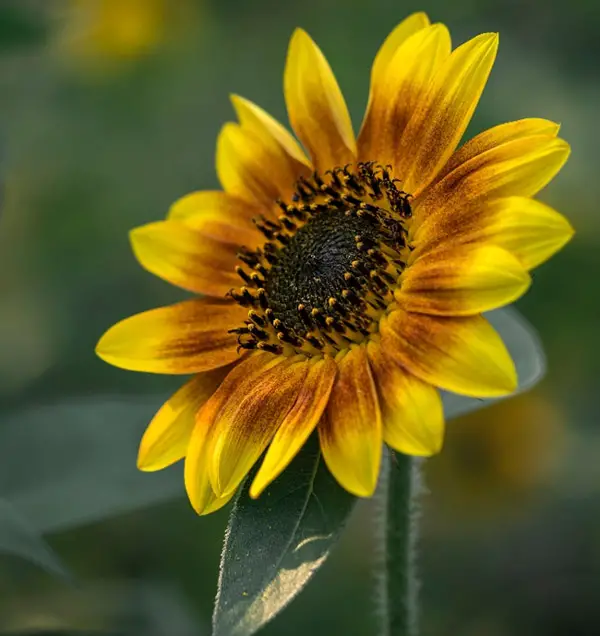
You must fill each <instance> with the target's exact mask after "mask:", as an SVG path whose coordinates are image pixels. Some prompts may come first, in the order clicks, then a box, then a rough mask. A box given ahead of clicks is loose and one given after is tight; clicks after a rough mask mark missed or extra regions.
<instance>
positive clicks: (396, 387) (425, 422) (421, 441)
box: [368, 342, 444, 457]
mask: <svg viewBox="0 0 600 636" xmlns="http://www.w3.org/2000/svg"><path fill="white" fill-rule="evenodd" d="M368 354H369V361H370V364H371V369H372V371H373V376H374V378H375V384H376V385H377V394H378V396H379V405H380V407H381V419H382V422H383V439H384V441H385V443H386V444H388V445H389V446H391V447H392V448H394V449H395V450H397V451H400V452H401V453H404V454H406V455H416V456H419V457H429V456H430V455H435V454H436V453H438V452H439V451H440V450H441V448H442V444H443V441H444V412H443V407H442V399H441V397H440V394H439V392H438V391H437V390H436V389H435V388H434V387H432V386H431V385H430V384H428V383H427V382H423V381H422V380H419V378H417V377H416V376H414V375H412V374H411V373H408V372H407V371H406V370H405V369H403V368H402V367H401V366H400V365H399V364H397V363H396V362H394V360H393V359H392V358H390V356H389V355H387V354H386V353H385V351H384V350H383V349H382V348H381V346H380V345H379V344H377V343H375V342H370V343H369V345H368Z"/></svg>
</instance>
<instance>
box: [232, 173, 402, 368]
mask: <svg viewBox="0 0 600 636" xmlns="http://www.w3.org/2000/svg"><path fill="white" fill-rule="evenodd" d="M398 183H399V180H398V179H395V178H393V177H392V172H391V167H390V166H386V167H384V166H381V165H379V164H377V163H375V162H372V161H369V162H361V163H358V164H356V165H355V166H353V165H352V164H348V165H346V166H343V167H336V168H334V169H333V170H329V171H327V172H326V173H324V174H322V175H321V174H319V173H316V172H315V173H313V175H312V176H311V177H310V178H301V179H299V180H298V182H297V183H296V188H295V192H294V194H293V195H292V197H291V202H290V203H286V202H284V201H277V204H278V205H279V207H280V209H281V212H282V213H281V214H280V215H279V216H278V217H275V215H273V218H267V217H266V216H261V217H259V218H255V219H254V224H255V225H256V227H257V228H258V229H259V230H260V232H261V233H262V234H263V236H264V237H265V243H264V244H263V245H262V247H260V248H258V249H254V250H250V249H247V248H241V249H240V251H239V252H238V258H239V260H240V261H241V263H242V265H239V266H237V267H236V272H237V273H238V275H239V276H240V278H241V279H242V281H243V283H244V284H243V286H242V287H240V288H238V289H232V290H231V291H230V292H229V295H230V296H231V297H232V298H233V299H234V300H235V301H236V302H238V303H239V304H240V305H242V306H244V307H248V308H249V311H248V318H247V320H246V321H245V323H244V325H243V326H241V327H238V328H236V329H232V330H231V331H230V333H235V334H237V335H238V344H239V348H240V349H244V350H254V349H259V350H262V351H268V352H271V353H274V354H280V355H281V354H283V355H288V356H290V355H297V354H304V355H306V356H308V357H311V356H314V355H322V354H329V355H336V354H337V353H339V352H340V351H342V350H344V349H347V348H348V347H349V346H350V345H351V344H353V343H360V342H363V341H364V340H365V339H367V338H369V337H370V336H371V335H372V334H374V333H376V332H377V330H378V323H379V319H380V318H381V316H382V315H383V314H384V313H385V312H386V311H387V310H388V309H389V307H390V306H391V305H392V303H393V302H394V293H393V292H394V289H395V287H396V286H397V285H398V279H399V276H400V275H401V273H402V271H403V270H404V268H405V265H406V256H407V253H408V251H409V249H410V246H409V244H408V232H407V224H408V222H409V219H410V218H411V216H412V210H411V206H410V198H411V197H410V195H409V194H407V193H406V192H404V191H403V190H402V189H401V188H399V187H398V185H397V184H398Z"/></svg>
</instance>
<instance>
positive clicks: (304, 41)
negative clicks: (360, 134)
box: [284, 29, 356, 172]
mask: <svg viewBox="0 0 600 636" xmlns="http://www.w3.org/2000/svg"><path fill="white" fill-rule="evenodd" d="M284 94H285V102H286V105H287V110H288V115H289V118H290V123H291V125H292V128H293V129H294V131H295V133H296V135H297V136H298V139H300V141H301V142H302V143H303V144H304V146H305V147H306V149H307V150H308V152H309V154H310V156H311V158H312V162H313V165H314V167H315V169H316V170H318V171H321V172H324V171H325V170H330V169H332V168H333V167H335V166H343V165H345V164H346V163H352V162H354V161H355V159H356V140H355V138H354V132H353V130H352V122H351V120H350V114H349V113H348V108H347V107H346V102H345V101H344V97H343V95H342V92H341V90H340V87H339V86H338V83H337V81H336V79H335V77H334V75H333V72H332V70H331V68H330V66H329V64H328V62H327V60H326V59H325V56H324V55H323V53H322V52H321V50H320V49H319V47H318V46H317V45H316V44H315V43H314V42H313V41H312V39H311V38H310V36H309V35H308V34H307V33H306V32H305V31H303V30H302V29H296V31H294V34H293V35H292V39H291V40H290V46H289V49H288V56H287V62H286V66H285V72H284Z"/></svg>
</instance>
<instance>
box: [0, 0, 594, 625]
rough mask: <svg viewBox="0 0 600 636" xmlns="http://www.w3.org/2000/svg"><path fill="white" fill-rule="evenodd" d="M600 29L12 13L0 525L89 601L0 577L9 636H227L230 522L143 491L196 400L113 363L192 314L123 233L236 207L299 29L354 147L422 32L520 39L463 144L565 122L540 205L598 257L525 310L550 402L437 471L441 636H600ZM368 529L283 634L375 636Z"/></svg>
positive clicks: (59, 585) (582, 15)
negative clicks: (517, 127)
mask: <svg viewBox="0 0 600 636" xmlns="http://www.w3.org/2000/svg"><path fill="white" fill-rule="evenodd" d="M596 9H597V7H596V3H595V2H593V1H592V0H575V1H573V2H569V3H568V4H567V3H565V2H551V3H549V2H542V1H541V0H529V1H528V2H517V1H516V0H501V1H500V2H498V1H492V0H479V1H478V2H474V1H473V0H457V1H456V2H452V3H448V2H442V1H441V0H431V1H429V2H427V3H425V4H418V3H415V2H412V1H411V2H405V3H401V2H394V1H390V0H370V1H369V2H364V1H362V2H359V1H358V0H344V1H342V0H296V1H294V0H290V1H288V2H282V1H281V0H254V2H243V1H242V0H38V1H35V0H0V176H1V179H2V201H1V210H0V500H5V501H6V502H8V504H7V505H10V506H11V507H13V508H11V510H13V512H14V514H15V515H17V516H19V518H20V519H21V521H22V522H23V524H25V525H27V527H28V528H30V529H31V531H32V532H33V533H40V534H41V533H44V534H45V536H46V539H47V541H48V543H49V545H50V546H51V548H52V549H53V550H54V551H55V552H56V554H58V555H60V557H61V559H62V561H63V564H65V565H66V567H67V568H68V569H69V570H70V571H71V574H72V575H73V576H74V577H75V578H76V579H77V583H76V584H75V585H73V584H71V583H68V582H64V581H62V580H60V579H57V578H56V577H55V576H53V575H52V573H48V572H47V571H45V570H44V569H40V568H38V567H36V566H35V565H34V564H31V563H28V562H27V561H26V560H23V559H21V558H19V557H18V556H15V555H14V554H13V555H12V556H6V555H5V556H1V555H0V632H9V633H12V632H17V633H20V632H24V633H31V632H32V631H35V630H56V631H57V632H59V633H60V632H61V630H63V631H67V632H68V631H69V630H75V631H76V630H80V631H83V632H86V631H90V630H91V631H96V630H98V631H101V632H102V631H103V630H105V631H106V632H107V633H114V634H156V635H157V636H159V635H168V636H186V635H188V634H189V635H190V636H191V635H197V634H208V633H210V613H211V606H212V601H213V596H214V590H215V587H216V579H217V570H218V560H219V553H220V548H221V540H222V534H223V530H224V527H225V524H226V521H227V512H226V511H223V512H221V513H219V514H216V515H212V516H210V517H208V518H197V517H196V516H195V515H194V514H193V512H192V511H191V508H190V507H189V505H188V503H187V501H186V499H185V497H184V493H183V485H182V483H181V477H180V474H179V472H178V468H174V469H170V470H169V471H167V472H168V473H169V474H168V475H167V476H165V475H162V476H161V475H158V476H157V475H138V474H137V473H136V472H135V468H134V464H135V453H136V445H137V441H138V439H139V435H140V433H141V431H142V430H143V427H144V424H145V423H147V422H148V421H149V418H150V417H151V415H152V413H153V412H154V411H155V410H156V409H157V408H158V407H159V406H160V404H161V403H162V401H163V399H164V397H165V396H166V395H167V394H168V393H169V392H170V391H173V390H174V389H175V388H176V387H177V386H178V384H179V383H180V379H177V378H169V377H161V376H151V375H141V374H135V373H128V372H124V371H120V370H118V369H115V368H112V367H109V366H108V365H106V364H104V363H102V362H101V361H100V360H99V359H96V358H95V357H94V354H93V348H94V345H95V342H96V340H97V338H98V337H99V335H100V334H101V333H102V332H103V331H104V330H105V329H106V328H107V327H108V326H109V325H111V324H113V323H114V322H116V321H117V320H119V319H121V318H123V317H126V316H127V315H129V314H132V313H136V312H139V311H142V310H144V309H148V308H151V307H155V306H158V305H161V304H166V303H168V302H172V301H175V300H178V299H181V298H182V297H183V296H182V294H181V293H179V292H178V291H177V290H176V289H174V288H172V287H170V286H168V285H167V284H165V283H163V282H161V281H160V280H158V279H156V278H153V277H152V276H150V275H149V274H147V273H146V272H144V271H143V270H142V269H141V268H140V267H139V266H138V265H137V264H136V263H135V261H134V259H133V257H132V255H131V253H130V250H129V245H128V238H127V232H128V230H129V229H130V228H132V227H134V226H136V225H140V224H143V223H146V222H150V221H153V220H156V219H159V218H160V217H162V216H163V215H164V214H165V212H166V210H167V208H168V206H169V204H170V203H171V202H172V201H174V200H175V199H176V198H178V197H179V196H181V195H182V194H184V193H187V192H189V191H191V190H195V189H200V188H213V187H216V186H217V181H216V176H215V170H214V147H215V139H216V135H217V132H218V130H219V128H220V126H221V125H222V124H223V123H224V122H225V121H227V120H229V119H232V117H233V112H232V109H231V106H230V104H229V100H228V94H229V93H231V92H236V93H239V94H241V95H244V96H246V97H248V98H250V99H252V100H253V101H256V102H257V103H259V104H260V105H262V106H263V107H265V108H266V109H267V110H269V111H270V112H271V113H273V114H274V115H275V116H277V117H278V118H281V119H282V120H285V112H284V102H283V95H282V87H281V84H282V81H281V80H282V70H283V64H284V59H285V51H286V46H287V41H288V38H289V36H290V34H291V32H292V30H293V29H294V28H295V27H296V26H302V27H304V28H305V29H307V30H308V31H309V33H310V34H311V35H312V36H313V37H314V38H315V39H316V40H317V42H318V43H319V45H320V46H321V47H322V48H323V50H324V52H325V54H326V55H327V56H328V59H329V61H330V63H331V65H332V66H333V68H334V71H335V72H336V75H337V77H338V79H339V82H340V84H341V87H342V89H343V91H344V93H345V96H346V98H347V101H348V104H349V107H350V110H351V113H352V116H353V120H354V123H355V126H356V127H357V126H358V125H359V122H360V118H361V115H362V111H363V108H364V106H365V103H366V98H367V89H368V77H369V69H370V64H371V61H372V59H373V56H374V54H375V52H376V51H377V48H378V46H379V44H380V43H381V42H382V41H383V39H384V38H385V36H386V35H387V34H388V32H389V31H390V30H391V29H392V28H393V27H394V26H395V25H396V24H397V22H399V21H400V20H401V19H402V18H403V17H404V16H406V15H408V14H409V13H411V12H413V11H415V10H425V11H427V12H428V13H429V15H430V17H431V18H432V20H434V21H442V22H444V23H446V24H447V25H448V26H449V27H450V29H451V32H452V36H453V41H454V42H455V43H459V42H462V41H464V40H465V39H468V38H470V37H472V36H474V35H476V34H477V33H480V32H482V31H500V34H501V38H500V51H499V56H498V59H497V62H496V66H495V68H494V71H493V73H492V76H491V79H490V82H489V85H488V87H487V89H486V91H485V93H484V96H483V99H482V101H481V104H480V107H479V109H478V111H477V113H476V116H475V118H474V120H473V122H472V124H471V127H470V130H469V131H468V135H469V136H471V135H472V134H475V133H477V132H479V131H480V130H482V129H483V128H486V127H489V126H492V125H495V124H497V123H501V122H504V121H509V120H511V119H517V118H520V117H527V116H539V117H546V118H550V119H553V120H556V121H559V122H561V123H562V131H561V134H562V136H563V137H565V138H566V139H567V140H568V141H569V142H570V143H571V145H572V148H573V153H572V156H571V159H570V160H569V162H568V164H567V166H566V167H565V169H564V170H563V171H562V172H561V174H560V176H559V178H557V179H556V180H555V182H553V184H552V185H551V186H550V187H548V188H547V189H546V190H545V191H544V192H543V193H542V195H541V198H542V199H543V200H545V201H547V202H549V203H550V204H552V205H553V206H555V207H557V208H558V209H559V210H561V211H562V212H563V213H564V214H566V215H567V216H568V217H569V218H570V219H571V221H572V223H573V224H574V226H575V228H576V229H577V235H576V237H575V239H574V241H573V242H572V243H571V244H570V245H569V246H568V247H567V248H566V249H565V250H564V252H563V253H561V254H559V255H558V256H557V257H556V258H554V259H553V260H552V261H551V262H550V263H548V264H546V265H544V266H542V267H541V268H540V269H539V270H536V271H535V273H534V277H535V284H534V286H533V288H532V290H531V292H530V293H529V294H528V295H527V296H526V297H525V298H524V299H523V300H522V301H520V302H519V303H518V308H519V309H520V310H521V311H522V312H523V313H524V314H525V316H526V317H527V318H528V319H529V320H530V321H531V322H532V323H533V324H534V325H535V327H536V328H537V329H538V330H539V333H540V336H541V338H542V340H543V342H544V345H545V348H546V352H547V357H548V365H549V371H548V374H547V376H546V378H545V379H544V380H543V381H542V383H541V384H540V385H539V387H537V388H536V389H535V390H534V391H532V392H530V393H528V394H525V395H522V396H519V397H517V398H515V399H514V400H511V401H508V402H505V403H501V404H497V405H495V406H492V407H489V408H487V409H484V410H482V411H479V412H477V413H475V414H473V415H470V416H468V417H465V418H462V419H459V420H455V421H453V422H452V423H451V424H450V426H449V427H448V435H447V441H446V447H445V449H444V451H443V453H442V454H441V455H440V456H439V457H436V458H434V459H432V460H431V461H429V462H428V463H427V465H426V469H425V473H426V483H427V486H428V490H429V493H428V494H427V496H426V498H425V501H424V519H423V524H424V535H423V540H422V544H421V547H420V555H421V563H422V576H423V581H424V584H423V587H422V597H423V611H422V619H423V634H424V635H425V636H428V635H430V634H431V635H434V634H461V635H462V636H471V635H473V636H509V635H510V636H521V635H523V636H526V635H527V636H532V635H538V634H539V635H544V636H555V635H556V636H563V635H567V634H568V635H569V636H579V635H581V636H584V635H585V636H589V635H593V634H600V603H599V602H598V601H599V600H600V599H599V598H598V591H597V590H598V587H599V586H598V581H599V579H600V480H599V477H600V468H599V466H600V463H599V461H598V458H599V456H600V455H599V451H600V439H599V432H598V430H597V428H596V426H595V424H596V418H597V409H598V406H597V405H598V395H597V390H598V380H599V379H600V356H599V355H598V353H599V344H600V331H599V329H598V315H599V312H600V295H599V294H598V281H597V278H596V277H597V273H598V271H599V267H600V252H599V247H600V223H599V218H600V217H599V216H598V214H597V202H598V200H600V179H598V171H599V168H600V161H599V160H598V154H597V153H598V148H599V147H600V132H599V131H600V127H598V125H597V116H598V112H599V110H600V81H599V76H598V65H599V64H600V39H598V36H597V33H598V29H599V28H600V12H597V11H596ZM0 511H1V508H0ZM11 514H12V513H11ZM373 515H374V510H373V505H372V503H370V502H366V503H361V505H360V506H359V508H358V510H357V512H356V514H355V515H354V517H353V520H352V523H351V524H350V527H348V528H347V530H346V532H345V533H344V536H343V538H342V541H341V543H340V545H339V546H338V547H337V549H336V550H335V552H334V554H333V556H332V557H331V559H330V560H329V561H328V562H327V563H326V564H325V566H324V567H323V568H322V570H321V571H320V572H319V573H318V574H317V576H316V577H315V579H314V581H313V582H312V583H311V584H310V585H309V587H308V588H307V589H306V590H305V591H304V592H303V593H302V594H301V596H300V597H299V598H298V599H297V600H296V601H295V602H294V603H293V605H292V606H290V608H288V610H286V611H285V612H284V613H283V614H282V615H280V616H279V617H277V618H276V619H275V620H274V621H273V623H271V624H270V625H269V626H268V627H267V628H266V629H265V631H264V633H265V635H269V634H270V635H272V636H274V635H276V634H286V635H287V634H289V635H292V636H294V635H300V634H306V633H309V632H310V633H313V634H329V633H331V632H332V631H335V632H336V633H340V634H344V635H347V636H353V635H357V636H358V635H361V636H363V635H367V636H368V635H370V634H375V625H374V622H373V619H372V616H371V614H372V608H373V606H374V604H375V599H374V592H373V586H374V574H373V554H374V545H373V543H374V542H373V539H372V519H373ZM8 516H10V515H8ZM8 516H7V518H8ZM2 523H3V518H2V516H1V515H0V528H1V527H2ZM7 527H8V526H7ZM32 540H33V539H32ZM1 543H2V532H1V531H0V548H1ZM15 551H16V552H19V550H13V552H15ZM21 552H27V549H26V547H25V548H23V549H22V550H21ZM46 557H48V558H50V553H48V554H46ZM38 561H40V562H42V563H43V562H44V556H43V555H42V556H39V558H38ZM48 567H50V569H52V567H53V566H52V565H49V566H48Z"/></svg>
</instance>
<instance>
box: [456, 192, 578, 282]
mask: <svg viewBox="0 0 600 636" xmlns="http://www.w3.org/2000/svg"><path fill="white" fill-rule="evenodd" d="M464 225H465V227H464V229H463V231H462V232H461V233H460V234H458V235H457V236H456V239H457V241H460V242H462V243H464V242H473V243H480V244H481V243H484V242H488V243H491V244H494V245H499V246H500V247H502V248H504V249H505V250H508V251H509V252H511V253H512V254H514V255H515V256H516V258H517V259H518V260H519V262H520V263H521V264H522V265H523V267H524V268H526V269H528V270H529V269H533V268H534V267H537V266H538V265H540V264H541V263H543V262H545V261H547V260H548V259H549V258H550V257H551V256H552V255H553V254H555V253H556V252H558V250H560V249H561V248H562V247H563V246H564V245H565V244H566V243H568V242H569V241H570V240H571V238H572V237H573V235H574V233H575V230H574V229H573V226H572V225H571V224H570V223H569V221H568V220H567V219H566V218H565V217H564V216H563V215H562V214H559V213H558V212H556V210H553V209H552V208H550V207H549V206H547V205H545V204H544V203H541V202H540V201H536V200H535V199H529V198H528V197H506V198H502V199H496V200H495V201H491V202H490V203H489V204H488V205H486V206H484V207H483V208H478V209H475V210H474V211H473V215H472V218H468V219H465V220H464ZM459 249H460V248H459Z"/></svg>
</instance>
